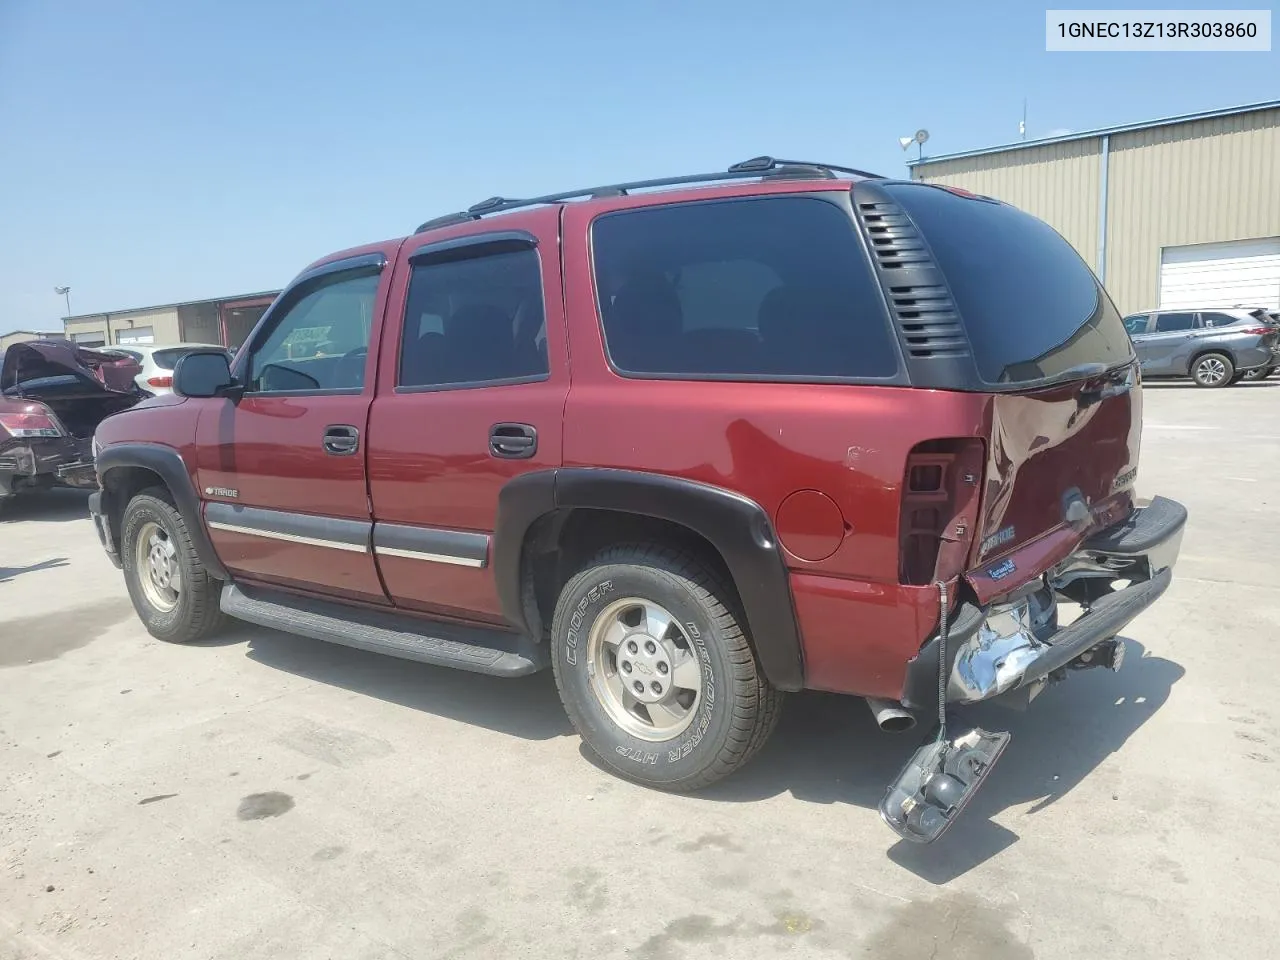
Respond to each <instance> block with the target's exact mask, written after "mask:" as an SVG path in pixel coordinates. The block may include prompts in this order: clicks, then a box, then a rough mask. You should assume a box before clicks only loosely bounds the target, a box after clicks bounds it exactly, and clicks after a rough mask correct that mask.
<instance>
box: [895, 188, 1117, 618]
mask: <svg viewBox="0 0 1280 960" xmlns="http://www.w3.org/2000/svg"><path fill="white" fill-rule="evenodd" d="M881 190H883V192H884V193H885V194H887V195H888V196H889V197H890V198H891V199H892V201H893V202H894V203H895V204H896V206H897V207H898V212H900V213H901V214H904V215H905V217H906V218H907V221H908V222H907V223H905V224H904V228H906V229H911V228H914V232H915V234H916V236H915V238H914V239H915V240H916V241H918V242H921V244H922V248H923V250H924V251H926V253H925V254H924V255H925V256H926V257H927V258H928V261H929V263H928V269H929V271H930V273H931V276H929V277H927V278H926V279H928V280H930V282H931V283H932V284H933V285H934V288H935V289H936V290H937V291H940V292H938V293H936V294H935V296H936V299H937V302H935V303H934V304H932V306H931V312H930V313H929V314H927V316H926V319H928V320H929V321H930V322H929V324H924V325H922V327H921V328H908V327H907V326H906V322H905V321H904V320H903V317H902V311H901V310H900V309H899V310H897V319H898V322H899V326H900V329H901V330H903V331H904V334H903V335H904V342H905V345H906V347H907V352H908V354H909V365H910V364H911V363H912V362H913V361H912V359H911V358H915V360H914V362H915V363H916V366H917V367H918V368H919V369H920V370H922V371H923V372H924V379H925V380H926V384H927V385H936V386H938V387H942V388H950V389H961V390H964V391H966V392H970V393H977V394H981V395H983V396H985V398H986V401H985V402H984V403H982V404H980V409H981V411H982V414H981V415H982V423H981V424H980V425H979V431H980V432H981V433H982V434H983V437H984V441H985V446H986V451H985V458H986V465H985V471H984V478H983V484H982V495H981V498H980V505H979V510H978V518H977V522H976V524H975V529H974V530H973V531H972V539H971V543H970V548H969V559H968V565H969V567H970V574H969V580H970V582H971V583H973V584H974V586H975V587H978V588H979V593H980V595H981V594H987V595H991V594H993V593H997V592H1000V590H1002V589H1003V588H1004V587H1006V586H1008V587H1013V586H1016V585H1017V584H1018V583H1020V582H1025V581H1026V580H1029V579H1031V578H1033V577H1035V576H1038V575H1039V574H1040V573H1041V572H1043V571H1044V570H1045V569H1047V568H1048V567H1049V566H1052V565H1053V563H1055V562H1057V561H1058V560H1060V559H1062V557H1063V556H1065V555H1066V554H1067V553H1069V552H1071V551H1072V550H1073V549H1074V548H1075V546H1076V545H1077V544H1078V542H1079V541H1080V539H1081V538H1082V537H1083V536H1084V535H1085V534H1086V533H1087V532H1088V531H1089V530H1090V529H1093V528H1096V527H1098V526H1101V525H1105V524H1109V523H1112V522H1115V520H1116V519H1118V518H1119V517H1120V516H1123V515H1124V514H1127V513H1128V511H1129V509H1130V508H1131V503H1132V489H1133V483H1134V479H1135V477H1136V475H1137V465H1138V450H1139V444H1140V441H1141V433H1142V397H1141V384H1140V382H1139V376H1138V370H1137V366H1136V363H1135V358H1134V353H1133V346H1132V343H1131V341H1130V340H1129V336H1128V334H1127V333H1126V332H1125V330H1124V327H1123V324H1122V323H1121V318H1120V315H1119V313H1118V312H1117V311H1116V309H1115V306H1114V304H1113V303H1112V302H1111V299H1110V297H1108V296H1107V294H1106V291H1105V290H1104V289H1103V288H1102V285H1101V284H1100V283H1099V282H1098V281H1097V279H1096V278H1095V277H1094V275H1093V273H1092V271H1091V270H1090V269H1089V267H1088V266H1087V265H1086V264H1085V262H1084V261H1083V260H1082V259H1081V258H1080V256H1079V255H1078V254H1077V253H1076V251H1075V250H1074V249H1073V248H1072V247H1071V245H1070V244H1069V243H1067V241H1066V240H1064V239H1063V238H1062V237H1061V236H1060V235H1059V234H1058V233H1057V232H1055V231H1054V230H1053V229H1052V228H1051V227H1049V226H1048V225H1047V224H1045V223H1044V222H1043V221H1041V220H1038V219H1036V218H1035V217H1032V216H1030V215H1028V214H1026V213H1023V212H1022V211H1020V210H1018V209H1016V208H1015V207H1012V206H1009V205H1008V204H1004V203H1000V202H997V201H993V200H990V199H988V198H984V197H976V196H973V195H972V194H967V193H964V192H963V191H953V190H950V189H945V188H940V187H934V186H928V185H924V184H916V183H895V184H885V185H883V186H882V187H881ZM882 259H883V258H882ZM883 275H884V274H883V273H882V276H883ZM939 280H940V281H941V282H940V283H939ZM894 283H895V281H894V280H892V279H888V284H889V287H888V289H889V290H890V292H891V296H894V294H893V293H892V291H895V290H903V289H905V288H904V287H903V286H901V281H898V283H899V285H898V286H893V284H894ZM917 302H919V301H917ZM939 303H940V304H941V306H940V307H939V306H938V304H939ZM908 319H911V318H910V317H908ZM948 325H949V328H948ZM930 327H932V329H930ZM916 330H921V332H920V333H918V334H917V336H916V339H915V341H914V342H913V341H912V340H911V339H910V337H911V335H912V334H913V333H915V331H916ZM957 334H961V335H960V336H957ZM920 344H923V345H924V349H919V348H918V347H919V345H920ZM932 344H936V345H937V349H936V350H931V349H930V347H931V345H932ZM939 371H942V372H941V373H939ZM930 377H932V378H934V381H933V383H928V382H927V381H928V378H930ZM913 382H919V380H918V379H917V378H916V377H915V375H914V370H913ZM997 584H999V587H997V586H996V585H997Z"/></svg>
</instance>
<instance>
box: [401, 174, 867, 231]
mask: <svg viewBox="0 0 1280 960" xmlns="http://www.w3.org/2000/svg"><path fill="white" fill-rule="evenodd" d="M837 173H847V174H851V175H853V176H855V177H861V178H862V179H864V180H883V179H885V178H884V177H883V176H881V175H880V174H878V173H868V172H867V171H865V170H856V169H854V168H853V167H840V166H836V165H835V164H831V163H813V162H810V161H807V160H778V159H776V158H775V157H752V158H751V159H750V160H743V161H742V162H741V163H735V164H734V165H733V166H731V167H730V168H729V169H728V170H726V171H719V172H716V173H694V174H688V175H686V176H683V177H660V178H659V179H657V180H632V181H630V182H629V183H611V184H605V185H604V186H599V187H586V188H584V189H582V190H568V191H565V192H564V193H548V194H546V195H545V196H541V197H525V198H511V197H490V198H489V199H488V200H481V201H480V202H479V203H475V204H472V205H471V206H469V207H467V209H466V210H461V211H459V212H457V213H450V214H446V215H445V216H443V217H436V218H435V219H433V220H428V221H427V222H426V223H424V224H422V225H421V226H420V227H418V229H417V230H415V231H414V233H423V232H425V231H427V230H434V229H436V228H437V227H446V226H449V225H451V224H455V223H467V222H468V221H471V220H479V219H480V218H481V217H483V216H487V215H488V214H491V213H501V212H503V211H505V210H514V209H516V208H517V207H533V206H539V205H541V204H549V203H562V202H564V201H566V200H577V199H582V198H588V199H590V198H598V197H625V196H626V195H627V194H628V193H630V192H631V191H632V190H647V189H651V188H654V187H675V186H680V185H682V184H686V183H716V182H719V181H725V180H752V179H756V178H766V177H767V178H776V179H784V178H787V179H790V178H801V177H815V178H823V179H829V178H832V177H834V176H835V175H836V174H837Z"/></svg>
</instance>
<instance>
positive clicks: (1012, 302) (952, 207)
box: [884, 183, 1133, 384]
mask: <svg viewBox="0 0 1280 960" xmlns="http://www.w3.org/2000/svg"><path fill="white" fill-rule="evenodd" d="M884 189H885V192H887V193H889V194H891V195H892V197H893V199H894V200H896V201H897V202H898V203H899V204H901V206H902V208H903V210H905V211H906V213H907V215H908V216H909V217H910V218H911V220H912V221H913V222H914V223H915V225H916V227H917V229H919V231H920V232H921V234H922V235H923V236H924V239H925V242H926V243H927V244H928V245H929V247H930V249H931V250H932V252H933V255H934V259H935V260H936V261H937V263H938V266H939V267H940V268H941V270H942V273H943V275H944V276H945V277H946V280H947V284H948V286H949V287H950V289H951V294H952V296H953V297H954V299H955V301H956V306H957V307H958V308H959V312H960V316H961V319H962V321H963V323H964V326H965V331H966V333H967V334H968V336H969V342H970V344H971V345H972V348H973V354H974V361H975V363H976V364H977V366H978V372H979V374H980V375H981V376H982V379H983V380H984V381H986V382H987V383H993V384H994V383H1017V382H1025V381H1029V380H1038V379H1041V378H1044V377H1054V376H1058V375H1060V374H1063V373H1065V372H1066V371H1068V370H1070V369H1072V368H1074V367H1077V366H1082V365H1084V364H1092V363H1102V364H1105V365H1106V366H1107V367H1113V366H1116V365H1117V364H1120V363H1123V362H1125V361H1126V360H1129V359H1131V358H1132V356H1133V347H1132V344H1131V342H1130V340H1129V337H1128V334H1126V333H1125V329H1124V326H1123V324H1122V323H1121V321H1120V315H1119V313H1118V312H1117V311H1116V308H1115V305H1114V304H1112V302H1111V298H1110V297H1108V296H1107V294H1106V292H1105V291H1104V290H1103V289H1102V287H1101V285H1100V284H1099V283H1098V281H1097V280H1096V279H1095V278H1094V276H1093V272H1092V271H1091V270H1090V269H1089V268H1088V266H1086V265H1085V262H1084V261H1083V260H1081V259H1080V256H1079V254H1077V253H1076V252H1075V250H1074V249H1073V248H1072V247H1071V245H1070V244H1069V243H1067V241H1066V240H1064V239H1063V238H1062V237H1061V236H1060V235H1059V234H1058V233H1057V232H1056V231H1055V230H1054V229H1053V228H1052V227H1050V226H1049V225H1048V224H1047V223H1044V222H1043V221H1041V220H1038V219H1036V218H1035V217H1033V216H1031V215H1030V214H1026V213H1023V212H1022V211H1021V210H1018V209H1017V208H1016V207H1011V206H1009V205H1007V204H1003V203H997V202H994V201H991V200H985V199H981V198H975V197H966V196H960V195H957V194H955V193H952V192H950V191H949V190H943V189H941V188H938V187H933V186H927V185H924V184H913V183H895V184H885V186H884Z"/></svg>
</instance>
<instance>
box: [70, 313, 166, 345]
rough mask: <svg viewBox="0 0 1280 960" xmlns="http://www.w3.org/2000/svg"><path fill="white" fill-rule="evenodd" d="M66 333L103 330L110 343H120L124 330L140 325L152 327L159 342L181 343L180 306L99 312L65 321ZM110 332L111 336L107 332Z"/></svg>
mask: <svg viewBox="0 0 1280 960" xmlns="http://www.w3.org/2000/svg"><path fill="white" fill-rule="evenodd" d="M63 327H64V328H65V329H66V332H67V336H68V337H73V335H75V334H86V333H100V334H102V335H103V339H104V341H105V342H106V345H108V346H114V345H116V344H118V343H119V342H120V333H121V331H124V332H126V333H127V332H128V331H129V330H131V329H135V328H137V327H151V329H152V335H153V336H154V337H155V340H154V342H155V343H156V344H166V343H179V342H180V341H179V339H178V336H179V327H178V308H177V307H161V308H159V309H156V310H122V311H120V312H119V313H99V314H93V315H90V316H86V317H75V318H74V319H69V320H64V321H63ZM108 332H109V335H108Z"/></svg>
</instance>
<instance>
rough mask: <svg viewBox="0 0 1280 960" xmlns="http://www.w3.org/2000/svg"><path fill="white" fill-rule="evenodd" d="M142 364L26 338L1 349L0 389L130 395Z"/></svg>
mask: <svg viewBox="0 0 1280 960" xmlns="http://www.w3.org/2000/svg"><path fill="white" fill-rule="evenodd" d="M141 369H142V368H141V366H139V364H138V362H137V361H136V360H134V359H133V358H132V357H129V356H125V355H123V354H109V353H99V352H98V351H96V350H88V349H86V348H84V347H80V346H77V345H76V344H74V343H71V342H70V341H59V340H28V341H26V342H24V343H15V344H13V345H12V346H10V347H9V348H8V349H6V350H5V352H4V364H3V367H2V368H0V391H2V392H4V393H8V394H12V393H15V392H20V393H23V394H31V395H41V396H49V395H53V396H70V395H80V396H84V395H87V394H92V393H95V392H96V393H105V394H133V393H136V392H137V388H136V387H135V385H134V382H133V378H134V377H136V376H137V375H138V373H139V372H140V371H141Z"/></svg>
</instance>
